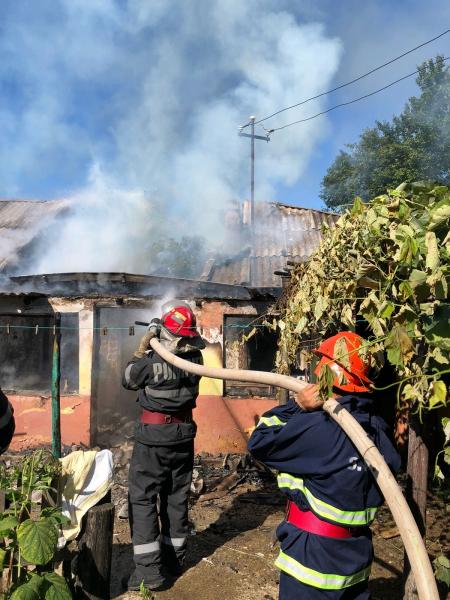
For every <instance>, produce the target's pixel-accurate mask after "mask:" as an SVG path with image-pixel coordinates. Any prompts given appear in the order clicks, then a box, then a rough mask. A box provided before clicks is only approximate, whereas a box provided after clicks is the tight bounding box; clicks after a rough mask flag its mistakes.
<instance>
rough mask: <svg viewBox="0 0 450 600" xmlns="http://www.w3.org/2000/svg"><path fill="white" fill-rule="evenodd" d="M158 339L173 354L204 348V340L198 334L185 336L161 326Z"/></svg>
mask: <svg viewBox="0 0 450 600" xmlns="http://www.w3.org/2000/svg"><path fill="white" fill-rule="evenodd" d="M159 341H160V342H161V345H162V346H164V348H166V350H169V352H172V353H173V354H184V353H185V352H191V351H192V350H203V348H205V342H204V341H203V339H202V338H201V337H200V336H198V337H195V338H187V337H183V336H180V335H175V334H174V333H172V332H171V331H169V330H168V329H166V328H165V327H161V333H160V335H159Z"/></svg>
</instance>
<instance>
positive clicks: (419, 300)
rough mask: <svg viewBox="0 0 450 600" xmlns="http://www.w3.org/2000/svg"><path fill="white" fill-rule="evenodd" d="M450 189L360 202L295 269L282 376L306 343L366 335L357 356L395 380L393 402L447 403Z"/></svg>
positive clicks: (414, 190)
mask: <svg viewBox="0 0 450 600" xmlns="http://www.w3.org/2000/svg"><path fill="white" fill-rule="evenodd" d="M449 225H450V189H449V188H448V187H446V186H436V187H433V186H430V185H427V184H420V183H417V184H412V185H406V184H403V185H401V186H400V187H398V188H397V189H395V190H392V191H390V192H389V193H388V194H384V195H382V196H378V197H376V198H375V199H374V200H372V201H371V202H369V203H368V204H364V203H363V202H362V201H361V199H360V198H357V199H356V200H355V202H354V205H353V208H352V209H351V210H347V212H346V213H345V214H344V215H343V216H342V217H341V218H340V219H339V220H338V222H337V224H336V227H334V228H332V229H329V228H328V229H327V230H325V232H324V236H323V239H322V242H321V245H320V247H319V249H318V250H317V251H316V252H315V253H314V254H313V255H312V257H311V258H310V260H309V261H308V262H307V263H304V264H302V265H299V266H298V267H296V268H295V269H294V270H293V273H292V283H291V287H290V288H289V290H288V294H287V297H286V298H285V305H284V308H283V309H282V314H281V318H280V321H279V326H280V330H281V335H280V346H279V352H278V356H277V365H278V368H279V369H280V370H281V371H282V372H288V370H289V365H291V364H293V363H294V362H295V361H296V360H297V358H298V353H299V351H300V350H301V346H302V341H301V340H302V338H305V337H313V338H317V337H324V336H328V335H332V334H334V333H336V332H338V331H342V330H355V328H357V324H361V323H362V326H363V327H365V328H366V337H367V339H368V341H367V344H366V345H365V346H364V348H363V350H362V351H363V352H368V353H370V354H371V355H372V360H373V363H374V365H375V366H376V368H378V369H380V368H381V367H382V366H383V364H384V360H385V359H387V361H388V362H389V363H390V364H391V365H392V367H393V369H394V370H395V372H396V376H397V380H398V381H399V382H401V383H400V384H399V385H398V386H397V393H398V397H400V396H401V397H402V398H403V400H409V401H410V402H411V404H413V405H414V406H415V407H417V408H418V409H419V410H423V409H433V408H437V407H440V406H443V405H445V404H446V402H447V385H446V382H445V381H444V380H443V378H442V374H443V373H445V372H448V370H449V369H450V303H449V293H448V283H449V279H450V231H449Z"/></svg>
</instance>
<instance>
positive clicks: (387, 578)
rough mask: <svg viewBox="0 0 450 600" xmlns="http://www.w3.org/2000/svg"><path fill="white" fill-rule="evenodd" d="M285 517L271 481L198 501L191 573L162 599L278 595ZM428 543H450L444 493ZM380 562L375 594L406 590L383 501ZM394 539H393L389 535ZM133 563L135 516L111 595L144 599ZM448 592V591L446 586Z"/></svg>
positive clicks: (432, 502) (117, 553) (394, 595)
mask: <svg viewBox="0 0 450 600" xmlns="http://www.w3.org/2000/svg"><path fill="white" fill-rule="evenodd" d="M283 516H284V500H283V498H282V497H281V495H280V493H279V492H278V491H277V490H276V487H275V485H274V483H273V482H272V481H270V480H263V481H260V482H250V483H244V484H242V485H240V486H238V487H237V488H236V489H235V490H233V491H232V492H229V493H227V495H226V496H224V497H223V498H220V499H215V500H211V501H209V502H200V501H199V500H195V501H194V502H193V504H192V506H191V510H190V519H191V521H192V524H193V535H191V536H190V538H189V555H188V561H187V568H186V572H185V573H184V574H183V575H182V577H180V578H179V579H178V580H177V581H176V582H175V583H174V584H173V586H172V587H171V588H170V589H168V590H166V591H163V592H157V593H155V592H154V593H153V595H150V596H149V598H153V599H154V600H192V599H194V598H195V599H196V600H216V599H217V598H220V599H223V600H276V599H277V598H278V571H277V569H275V567H274V566H273V562H274V560H275V558H276V555H277V552H278V549H277V547H276V546H273V534H274V529H275V527H276V526H277V525H278V523H279V522H280V521H281V520H282V519H283ZM427 519H428V525H429V526H428V537H427V540H426V542H427V548H428V550H429V553H430V556H431V557H432V558H434V557H435V556H437V555H438V554H440V553H442V552H445V551H447V552H448V550H449V548H450V528H449V519H448V516H446V513H445V505H444V502H443V501H442V499H440V498H439V496H438V495H436V494H434V495H433V496H430V499H429V510H428V515H427ZM372 529H373V532H374V546H375V561H374V564H373V568H372V576H371V580H370V588H371V591H372V596H373V599H374V600H394V599H399V598H401V597H402V592H401V590H402V583H401V582H402V569H403V545H402V542H401V538H400V537H399V536H398V535H396V531H395V525H394V522H393V521H392V517H391V515H390V512H389V510H388V509H387V508H386V507H383V508H381V510H380V511H379V512H378V516H377V519H376V521H375V522H374V525H373V527H372ZM383 536H385V537H388V538H389V539H385V537H383ZM131 569H132V549H131V544H130V537H129V531H128V522H127V521H123V520H118V519H116V527H115V533H114V552H113V569H112V572H113V578H112V594H111V598H114V599H116V600H137V599H139V598H140V599H142V595H140V594H139V593H130V592H128V593H124V592H123V591H122V590H123V587H122V586H121V580H122V579H125V578H126V577H127V576H128V575H129V573H130V571H131ZM441 597H442V598H446V597H447V596H446V594H445V592H444V591H442V595H441Z"/></svg>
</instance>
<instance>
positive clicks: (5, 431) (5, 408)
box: [0, 389, 15, 454]
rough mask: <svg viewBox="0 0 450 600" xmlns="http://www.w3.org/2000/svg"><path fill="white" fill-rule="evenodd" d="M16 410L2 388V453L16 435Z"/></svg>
mask: <svg viewBox="0 0 450 600" xmlns="http://www.w3.org/2000/svg"><path fill="white" fill-rule="evenodd" d="M13 415H14V410H13V407H12V405H11V404H10V402H9V401H8V398H7V397H6V396H5V394H4V393H3V392H2V390H1V389H0V454H2V453H3V452H4V451H5V450H6V449H7V448H8V446H9V444H10V442H11V439H12V437H13V435H14V428H15V423H14V416H13Z"/></svg>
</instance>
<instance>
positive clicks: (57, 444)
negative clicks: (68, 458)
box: [52, 312, 61, 458]
mask: <svg viewBox="0 0 450 600" xmlns="http://www.w3.org/2000/svg"><path fill="white" fill-rule="evenodd" d="M60 381H61V315H60V313H58V312H57V313H55V328H54V335H53V361H52V452H53V456H54V457H55V458H61V397H60Z"/></svg>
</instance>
